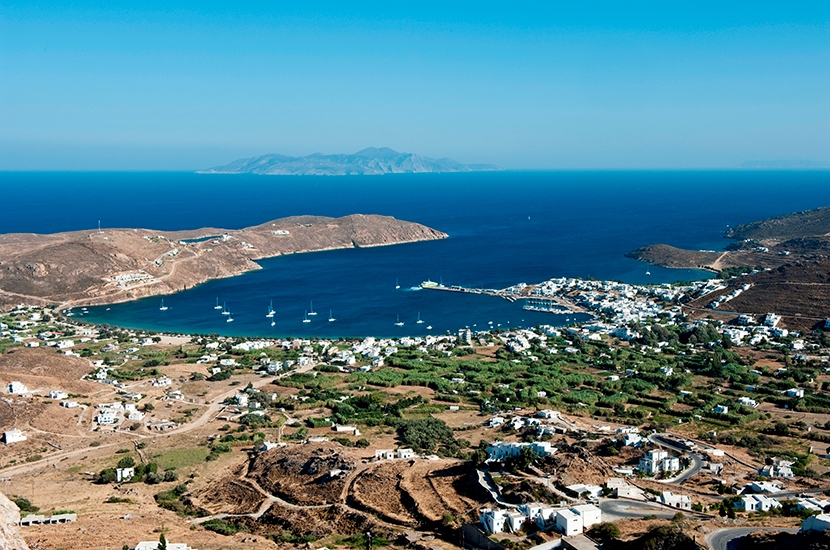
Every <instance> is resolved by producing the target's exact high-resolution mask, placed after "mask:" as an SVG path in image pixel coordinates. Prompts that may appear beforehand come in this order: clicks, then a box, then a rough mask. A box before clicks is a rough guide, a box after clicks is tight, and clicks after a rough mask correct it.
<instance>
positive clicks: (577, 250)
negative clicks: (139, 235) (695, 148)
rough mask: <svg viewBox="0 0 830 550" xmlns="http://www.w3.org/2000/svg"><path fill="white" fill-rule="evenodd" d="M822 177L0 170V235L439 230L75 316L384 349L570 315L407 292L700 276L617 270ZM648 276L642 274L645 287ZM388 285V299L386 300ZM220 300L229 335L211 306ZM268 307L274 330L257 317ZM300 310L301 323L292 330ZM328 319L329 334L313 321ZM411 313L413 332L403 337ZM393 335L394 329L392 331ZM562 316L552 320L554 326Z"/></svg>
mask: <svg viewBox="0 0 830 550" xmlns="http://www.w3.org/2000/svg"><path fill="white" fill-rule="evenodd" d="M828 184H830V172H738V171H736V172H500V173H479V174H422V175H394V176H371V177H358V176H354V177H344V178H340V177H336V178H335V177H332V178H329V177H264V176H208V175H197V174H189V173H37V174H30V173H0V191H2V192H3V196H4V197H5V199H6V200H7V201H8V204H14V205H15V208H14V209H9V210H8V211H7V212H6V213H5V215H4V216H2V217H0V230H1V231H2V232H41V233H48V232H55V231H66V230H75V229H89V228H94V227H97V223H98V220H101V223H102V226H104V227H147V228H154V229H161V230H172V229H188V228H196V227H222V228H230V229H234V228H241V227H245V226H250V225H255V224H259V223H263V222H265V221H267V220H271V219H275V218H279V217H283V216H291V215H299V214H316V215H328V216H341V215H346V214H351V213H357V212H359V213H369V214H371V213H377V214H386V215H392V216H395V217H397V218H400V219H405V220H411V221H416V222H420V223H424V224H426V225H429V226H431V227H434V228H436V229H439V230H441V231H445V232H447V233H449V235H450V238H449V239H447V240H444V241H435V242H424V243H415V244H406V245H399V246H392V247H382V248H372V249H360V250H339V251H330V252H320V253H313V254H300V255H293V256H286V257H281V258H273V259H269V260H264V261H262V262H261V264H262V266H263V268H264V269H262V270H259V271H256V272H252V273H248V274H245V275H243V276H240V277H235V278H232V279H225V280H218V281H211V282H209V283H206V284H204V285H201V286H199V287H197V288H194V289H191V290H188V291H186V292H182V293H179V294H176V295H173V296H168V297H165V305H166V306H168V307H169V309H168V310H167V311H164V312H162V311H159V305H160V304H159V299H158V298H151V299H146V300H139V301H136V302H132V303H126V304H117V305H112V306H109V309H107V308H105V307H96V308H90V312H89V314H88V315H87V316H86V318H87V319H88V320H90V321H95V322H105V323H111V324H117V325H122V326H131V327H139V328H147V329H154V330H169V331H176V332H201V333H222V334H229V335H251V336H259V335H263V336H266V335H273V336H288V335H298V336H312V335H319V336H332V337H336V336H364V335H376V336H396V335H403V334H424V333H427V330H426V325H431V326H432V327H433V329H432V330H431V331H430V332H433V333H443V332H445V331H447V330H450V331H455V330H457V329H458V328H461V327H464V326H470V327H473V326H474V325H475V328H483V327H485V326H487V324H488V322H489V321H492V322H493V323H494V325H498V324H499V323H501V325H502V327H507V326H508V323H509V326H517V325H521V326H528V325H535V324H538V323H550V324H563V323H566V322H570V321H572V320H573V318H572V317H570V316H568V317H560V316H554V315H551V314H546V313H538V312H526V311H523V310H522V309H521V305H522V304H521V302H518V303H514V304H511V303H508V302H506V301H505V300H502V299H499V298H491V297H485V296H468V295H459V294H450V293H445V292H437V291H425V290H418V291H415V290H408V289H409V288H410V287H414V286H417V285H418V284H419V283H420V282H421V281H423V280H425V279H427V278H430V279H432V280H439V279H443V281H444V282H445V283H447V284H459V285H463V286H469V287H495V288H501V287H505V286H508V285H511V284H515V283H518V282H538V281H542V280H545V279H549V278H552V277H561V276H572V277H596V278H601V279H617V280H623V281H626V282H631V283H648V282H669V281H675V280H689V279H692V278H700V277H705V276H707V275H706V274H705V273H702V272H698V271H683V270H667V269H661V268H655V267H649V266H646V265H645V264H642V263H640V262H636V261H634V260H631V259H629V258H625V257H624V254H625V253H626V252H629V251H631V250H633V249H635V248H637V247H640V246H643V245H645V244H650V243H654V242H663V243H668V244H672V245H675V246H680V247H691V248H703V249H721V248H723V247H724V246H725V245H726V244H728V242H729V241H727V240H725V239H723V238H722V235H723V232H724V230H725V229H726V228H727V227H728V226H729V225H736V224H739V223H744V222H748V221H752V220H756V219H760V218H764V217H768V216H773V215H780V214H784V213H788V212H792V211H795V210H803V209H808V208H815V207H818V206H823V205H827V204H830V185H828ZM647 271H649V272H650V275H646V272H647ZM396 278H397V279H398V281H399V283H400V286H401V289H398V290H396V289H395V288H394V287H395V280H396ZM217 298H219V300H220V301H221V302H226V303H227V304H228V307H229V308H230V309H231V311H232V313H233V318H234V322H233V323H226V322H225V318H224V317H223V316H221V315H220V314H219V313H218V312H217V311H215V310H214V309H213V306H214V305H215V303H216V299H217ZM272 300H273V303H274V308H275V309H276V310H277V315H275V318H274V319H275V323H276V324H275V326H274V327H271V326H270V320H269V319H266V318H265V313H266V311H267V308H268V304H269V302H270V301H272ZM312 301H313V303H314V309H315V310H316V311H317V312H318V315H317V316H314V317H312V319H313V320H312V322H310V323H302V319H303V314H304V312H305V311H306V310H307V309H308V308H309V307H310V302H312ZM330 310H331V312H332V314H333V316H334V317H335V318H336V319H337V321H335V322H333V323H329V322H328V321H327V319H328V317H329V311H330ZM419 312H420V314H421V317H422V319H423V320H424V321H425V323H424V324H420V325H419V324H417V323H416V320H417V316H418V313H419ZM398 317H400V320H401V321H403V322H404V326H403V327H396V326H395V325H394V323H395V321H396V320H397V318H398ZM566 319H567V320H566Z"/></svg>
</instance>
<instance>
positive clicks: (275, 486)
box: [193, 443, 491, 536]
mask: <svg viewBox="0 0 830 550" xmlns="http://www.w3.org/2000/svg"><path fill="white" fill-rule="evenodd" d="M245 469H246V467H245V466H241V467H239V468H237V469H236V470H231V471H228V472H227V475H224V476H223V477H221V478H219V479H218V480H217V481H215V482H213V483H211V484H210V485H209V486H208V487H206V488H204V489H202V490H200V491H198V492H197V493H196V494H195V495H193V502H194V504H195V505H197V506H200V507H203V508H206V509H208V510H210V511H211V512H212V513H226V514H234V515H237V516H236V517H234V521H238V522H242V523H245V524H246V525H248V526H249V527H250V528H251V530H252V531H253V532H256V533H260V534H268V533H272V532H274V530H275V529H282V530H290V531H292V532H294V533H296V534H298V535H315V536H324V535H327V534H332V533H340V534H352V533H356V532H361V531H365V530H366V529H368V528H372V529H376V530H377V529H385V530H387V531H388V530H390V529H402V528H419V529H435V528H440V525H441V524H442V522H444V521H446V520H447V516H451V517H452V518H453V519H455V518H460V519H464V520H470V519H472V518H474V516H475V515H476V514H477V512H478V509H479V508H480V507H481V506H482V505H485V504H487V503H488V502H490V500H491V499H490V495H489V494H488V493H487V492H486V491H484V490H483V489H482V488H481V486H480V485H479V484H478V482H477V476H476V472H475V469H474V468H473V467H472V465H471V464H470V463H468V462H464V461H460V460H456V459H441V460H423V459H418V460H390V461H383V462H369V461H366V460H361V459H360V458H359V457H358V456H357V455H356V454H355V452H354V450H352V449H348V448H345V447H342V446H340V445H339V444H336V443H320V444H307V445H292V446H287V447H282V448H277V449H272V450H270V451H266V452H263V453H260V454H259V455H258V456H256V457H254V458H253V459H252V460H251V461H250V463H249V464H248V466H247V473H246V472H245ZM268 494H271V495H273V496H274V497H277V498H276V499H273V498H272V499H270V500H271V502H265V500H266V499H267V495H268ZM266 508H267V509H266ZM261 510H264V513H262V515H261V516H259V517H252V516H254V515H255V513H256V512H258V511H261ZM242 514H245V515H246V516H244V517H240V516H241V515H242Z"/></svg>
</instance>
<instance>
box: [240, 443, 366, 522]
mask: <svg viewBox="0 0 830 550" xmlns="http://www.w3.org/2000/svg"><path fill="white" fill-rule="evenodd" d="M358 464H359V461H358V460H357V459H355V458H354V457H353V456H352V455H351V454H350V453H349V452H348V450H347V449H346V448H344V447H341V446H340V445H338V444H336V443H322V444H310V445H303V446H302V447H298V446H296V445H291V446H288V447H282V448H276V449H271V450H270V451H266V452H264V453H260V454H259V455H258V456H257V457H256V458H255V459H254V460H253V462H252V463H251V467H250V470H249V471H248V475H247V477H249V478H250V479H252V480H254V481H256V482H257V483H258V484H259V486H260V487H262V488H263V489H265V490H266V491H268V492H269V493H271V494H273V495H275V496H277V497H280V498H282V499H284V500H286V501H288V502H290V503H292V504H297V505H301V506H306V505H319V504H331V503H334V502H338V501H340V500H341V499H342V497H343V494H344V491H345V488H346V483H347V481H346V480H347V475H348V474H349V473H351V472H353V471H354V470H355V468H357V466H358ZM337 471H339V472H340V473H336V472H337ZM344 474H345V475H344Z"/></svg>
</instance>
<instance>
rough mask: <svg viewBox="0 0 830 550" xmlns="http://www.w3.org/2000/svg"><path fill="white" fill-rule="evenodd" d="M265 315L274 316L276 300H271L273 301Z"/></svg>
mask: <svg viewBox="0 0 830 550" xmlns="http://www.w3.org/2000/svg"><path fill="white" fill-rule="evenodd" d="M265 316H266V317H273V316H274V300H271V303H270V304H269V305H268V313H267V314H266V315H265Z"/></svg>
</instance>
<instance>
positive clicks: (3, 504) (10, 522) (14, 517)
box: [0, 493, 29, 550]
mask: <svg viewBox="0 0 830 550" xmlns="http://www.w3.org/2000/svg"><path fill="white" fill-rule="evenodd" d="M19 523H20V510H19V509H18V508H17V506H15V504H14V502H12V501H10V500H9V499H8V498H6V495H4V494H3V493H0V548H3V549H4V550H29V546H28V545H27V544H26V541H25V540H23V537H22V536H21V534H20V528H19V527H18V524H19Z"/></svg>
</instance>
